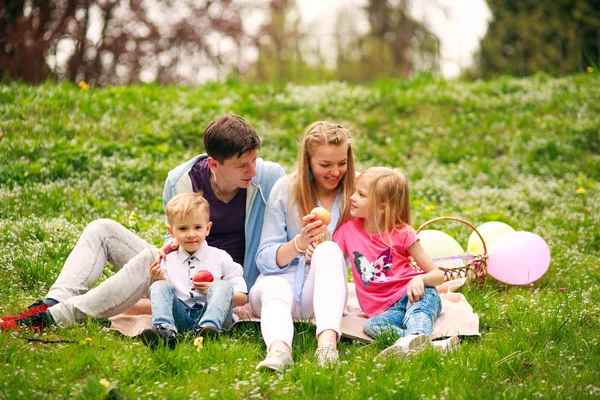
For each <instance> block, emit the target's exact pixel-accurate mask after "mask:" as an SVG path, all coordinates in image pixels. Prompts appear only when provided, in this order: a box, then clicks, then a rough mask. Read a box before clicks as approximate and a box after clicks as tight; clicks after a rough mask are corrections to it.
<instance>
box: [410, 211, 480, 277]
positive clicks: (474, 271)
mask: <svg viewBox="0 0 600 400" xmlns="http://www.w3.org/2000/svg"><path fill="white" fill-rule="evenodd" d="M439 221H458V222H461V223H463V224H465V225H467V226H468V227H469V228H471V229H473V230H474V231H475V233H477V235H478V236H479V239H481V243H482V244H483V254H481V255H478V256H474V257H473V258H472V259H468V260H466V261H464V260H463V261H464V262H463V263H462V266H457V267H451V268H449V267H445V266H442V265H439V263H436V264H437V266H438V268H439V269H440V270H442V271H443V272H444V281H450V280H453V279H459V278H470V279H471V281H472V282H473V283H475V284H477V286H478V287H480V288H481V287H482V286H483V283H484V281H485V277H486V276H487V260H488V253H487V247H486V245H485V241H484V240H483V237H482V236H481V234H480V233H479V232H478V231H477V229H476V228H475V227H474V226H473V225H471V224H470V223H469V222H467V221H465V220H463V219H460V218H457V217H439V218H434V219H432V220H430V221H427V222H425V223H424V224H423V225H421V226H420V227H419V229H417V234H418V233H419V232H421V231H422V230H423V229H425V228H426V227H427V226H429V225H431V224H433V223H436V222H439ZM457 256H458V255H457ZM412 265H413V267H415V268H416V269H420V268H419V267H418V265H417V263H416V262H415V261H414V260H412Z"/></svg>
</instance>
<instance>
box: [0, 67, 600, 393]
mask: <svg viewBox="0 0 600 400" xmlns="http://www.w3.org/2000/svg"><path fill="white" fill-rule="evenodd" d="M598 87H600V74H597V73H591V74H585V75H576V76H570V77H563V78H559V79H555V78H550V77H548V76H546V75H537V76H534V77H531V78H528V79H515V78H499V79H496V80H493V81H490V82H483V81H476V82H463V81H444V80H438V79H434V78H430V77H420V78H416V79H414V80H413V81H410V82H407V81H382V82H380V83H378V84H372V85H364V86H350V85H346V84H343V83H328V84H323V85H315V86H294V85H287V86H281V85H248V84H243V83H236V82H229V83H227V84H216V83H212V84H207V85H204V86H200V87H195V88H182V87H171V86H168V87H159V86H153V85H145V86H133V87H114V88H104V89H95V88H92V89H91V90H89V91H83V90H81V89H79V88H77V87H75V86H74V85H71V84H62V85H57V84H46V85H41V86H37V87H29V86H25V85H21V84H8V85H0V132H2V133H4V137H3V138H2V139H0V270H1V271H2V272H3V273H2V275H1V277H0V299H1V302H0V314H7V313H12V312H17V311H21V310H22V309H23V307H26V306H27V305H29V304H30V303H31V302H32V301H33V300H35V299H37V298H42V297H43V296H44V294H45V293H46V291H47V290H48V289H49V287H50V285H51V284H52V282H53V281H54V279H55V278H56V277H57V275H58V273H59V271H60V268H61V266H62V264H63V262H64V260H65V259H66V257H67V255H68V253H69V250H70V249H71V248H72V247H73V246H74V244H75V242H76V240H77V237H78V235H79V234H80V233H81V231H82V229H83V228H84V227H85V225H86V224H87V223H89V222H90V221H92V220H93V219H96V218H100V217H107V218H113V219H115V220H117V221H119V222H121V223H123V224H124V225H125V226H128V227H129V228H130V229H131V230H133V231H134V232H136V233H137V234H139V235H140V236H141V237H142V238H144V239H146V240H148V241H150V242H153V243H155V244H160V243H161V242H162V237H163V233H164V227H163V220H164V218H163V216H162V202H161V194H162V188H163V182H164V178H165V177H166V174H167V172H168V171H169V169H171V168H172V167H174V166H176V165H178V164H179V163H180V162H182V161H183V160H186V159H188V158H191V157H192V156H194V155H195V154H197V153H199V152H202V151H203V148H202V135H201V133H202V130H203V128H204V126H205V125H206V124H207V123H208V122H209V121H210V120H211V119H213V118H214V117H215V116H218V115H220V114H223V113H225V112H236V113H238V114H240V115H242V116H243V117H244V118H246V119H247V120H248V121H249V122H250V123H251V124H252V125H253V126H254V127H255V128H256V129H257V131H258V132H259V134H260V135H261V137H262V139H263V148H262V150H261V156H262V157H264V158H266V159H271V160H275V161H278V162H280V163H281V164H282V165H283V166H284V167H285V168H286V171H287V172H291V171H292V170H293V168H294V161H295V158H296V147H297V146H296V143H297V139H298V135H299V134H300V133H301V132H302V131H303V129H304V127H306V126H307V125H308V124H309V123H311V122H313V121H315V120H319V119H328V120H336V121H339V122H340V123H342V124H343V125H344V126H346V127H348V128H349V129H350V130H351V131H352V133H353V134H354V137H355V151H356V158H357V163H358V168H359V169H365V168H367V167H369V166H373V165H388V166H395V167H400V168H402V169H404V170H405V171H406V173H407V175H408V176H409V178H410V181H411V185H412V205H413V220H414V225H415V227H418V226H419V225H420V224H422V223H424V222H426V221H428V220H430V219H432V218H434V217H437V216H440V215H451V216H457V217H460V218H463V219H466V220H468V221H470V222H472V223H473V224H475V225H479V224H482V223H484V222H487V221H493V220H496V221H503V222H506V223H508V224H509V225H511V226H512V227H514V228H515V229H517V230H525V231H531V232H534V233H536V234H538V235H540V236H541V237H543V238H544V239H545V240H546V242H547V243H548V244H549V246H550V248H551V250H552V263H551V265H550V269H549V270H548V272H547V273H546V274H545V275H544V276H543V277H542V278H541V279H539V280H538V281H536V282H535V283H533V284H530V285H527V286H525V287H515V286H508V285H504V284H502V283H500V282H498V281H495V280H494V279H493V278H488V280H487V281H486V284H485V287H484V288H483V290H476V289H475V288H471V287H466V288H464V290H463V292H464V293H465V295H466V296H467V298H468V300H469V302H470V303H471V304H472V306H473V308H474V310H475V312H477V313H478V314H479V316H480V329H481V332H482V337H481V338H480V339H477V340H465V341H464V342H463V345H462V346H461V348H460V349H459V350H457V351H455V352H453V353H452V354H447V355H439V354H437V353H435V352H433V351H425V352H423V353H421V354H418V355H416V356H414V357H412V358H411V359H409V360H404V361H390V362H385V363H376V362H374V361H373V358H374V356H375V355H376V354H377V353H378V352H379V351H380V350H381V349H383V348H384V347H385V346H386V345H387V344H389V342H390V340H391V339H390V340H388V341H385V340H384V341H380V342H376V343H374V344H368V345H367V344H365V343H359V342H351V341H346V340H344V341H343V342H342V343H341V344H340V350H341V359H342V362H341V364H340V365H339V366H338V367H336V368H334V369H333V370H322V369H319V368H317V367H316V366H315V360H314V350H315V348H316V341H315V339H314V328H313V327H311V326H310V325H303V324H301V325H298V326H297V327H296V335H295V344H294V360H295V363H296V364H295V367H294V368H293V369H292V370H291V371H289V372H288V373H286V374H285V375H279V374H269V373H259V372H255V371H254V366H255V365H256V364H257V363H258V362H259V361H260V360H261V359H262V357H263V356H264V344H263V342H262V340H261V337H260V332H259V328H258V326H257V325H244V326H241V327H239V328H238V329H236V331H235V332H234V333H232V334H231V335H228V336H224V337H222V338H220V339H219V340H218V341H216V342H210V343H208V344H207V345H206V346H205V347H204V348H203V349H202V350H201V351H200V352H197V351H196V350H195V348H194V347H193V346H192V344H191V343H190V342H184V343H183V344H181V345H179V346H178V347H177V349H176V350H175V351H165V350H162V351H157V352H151V351H149V350H148V349H147V348H146V347H145V346H144V345H143V344H141V343H140V342H139V341H137V340H133V339H129V338H125V337H122V336H117V335H115V334H113V333H111V332H109V331H107V330H106V328H105V326H106V324H105V323H104V322H103V321H92V322H90V323H88V324H86V325H81V326H76V327H73V328H69V329H56V330H55V329H51V330H49V331H48V332H46V333H43V334H41V335H35V334H32V333H28V332H20V333H0V376H2V379H0V398H38V397H41V398H99V399H100V398H111V397H112V398H115V397H118V396H119V395H121V396H124V397H126V398H138V397H144V398H184V397H191V398H223V399H229V398H253V397H261V398H273V399H275V398H286V399H287V398H298V399H300V398H301V399H308V398H310V399H312V398H356V399H367V398H384V399H385V398H390V399H391V398H394V399H396V398H412V399H414V398H428V399H442V398H460V399H479V398H494V397H495V398H499V397H501V398H509V399H523V398H528V399H532V398H533V399H535V398H561V399H562V398H590V397H600V372H599V370H600V369H599V367H598V365H600V344H599V342H598V331H599V330H600V322H599V321H600V305H599V304H600V262H599V254H600V233H599V229H598V226H600V216H599V215H600V213H598V210H597V209H598V205H599V204H600V194H599V190H598V189H599V188H600V185H599V182H600V155H599V154H598V153H599V150H600V91H599V90H598ZM0 136H1V135H0ZM578 188H583V189H585V193H583V194H578V193H576V190H577V189H578ZM132 213H134V214H135V215H136V216H137V218H133V219H132V218H130V215H131V214H132ZM432 228H434V229H440V230H443V231H444V232H446V233H449V234H451V235H452V236H454V237H455V238H456V239H457V240H458V241H459V242H460V243H461V244H463V247H466V242H467V240H468V237H469V235H470V233H471V232H470V231H469V228H467V227H465V226H461V225H460V224H457V223H452V222H444V223H440V224H439V225H434V226H432ZM110 273H111V272H110V269H109V268H107V274H110ZM104 278H105V277H104ZM28 338H29V339H28ZM31 338H34V339H38V340H39V339H41V340H46V341H48V340H63V341H62V342H56V343H55V342H52V343H44V342H40V341H32V340H30V339H31ZM86 338H90V339H91V340H86ZM101 382H102V383H106V382H109V383H110V386H109V388H105V386H103V385H102V383H101Z"/></svg>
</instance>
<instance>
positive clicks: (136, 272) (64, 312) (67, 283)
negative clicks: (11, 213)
mask: <svg viewBox="0 0 600 400" xmlns="http://www.w3.org/2000/svg"><path fill="white" fill-rule="evenodd" d="M156 253H157V250H156V248H155V247H154V246H153V245H151V244H149V243H147V242H146V241H144V240H142V239H140V238H139V237H138V236H137V235H136V234H134V233H133V232H131V231H129V230H128V229H126V228H125V227H124V226H122V225H121V224H119V223H118V222H115V221H113V220H110V219H99V220H96V221H93V222H92V223H90V224H89V225H88V226H87V227H86V228H85V229H84V231H83V233H82V234H81V236H80V237H79V240H78V241H77V244H76V245H75V248H74V249H73V251H71V254H69V257H68V258H67V261H66V262H65V265H64V266H63V269H62V271H61V272H60V275H59V276H58V278H57V279H56V282H55V283H54V285H52V287H51V288H50V291H49V292H48V295H47V296H46V297H47V298H51V299H54V300H56V301H58V302H59V303H58V304H56V305H54V306H52V307H50V308H49V312H50V314H51V315H52V317H53V318H54V320H55V321H56V323H57V324H58V325H61V326H69V325H73V324H75V323H78V322H83V321H85V320H87V319H88V317H94V318H108V317H112V316H115V315H117V314H120V313H122V312H123V311H125V310H127V309H128V308H129V307H131V306H133V305H134V304H135V303H136V302H137V301H138V300H139V299H140V298H142V296H143V295H144V294H146V293H147V291H148V288H149V287H150V284H151V283H152V281H151V279H150V275H149V270H150V264H152V261H154V257H155V256H156ZM107 262H110V263H111V264H112V265H113V266H114V267H115V268H116V269H117V273H116V274H114V275H113V276H111V277H110V278H108V279H107V280H105V281H104V282H102V283H101V284H100V285H98V286H96V287H95V288H93V289H91V290H90V288H91V287H92V286H94V285H95V284H96V283H97V282H98V279H99V278H100V276H101V275H102V272H103V271H104V267H105V265H106V263H107Z"/></svg>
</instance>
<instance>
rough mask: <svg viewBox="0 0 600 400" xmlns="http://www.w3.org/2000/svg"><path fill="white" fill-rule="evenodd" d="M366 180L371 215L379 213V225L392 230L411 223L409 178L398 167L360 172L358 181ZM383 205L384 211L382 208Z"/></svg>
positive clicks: (387, 230)
mask: <svg viewBox="0 0 600 400" xmlns="http://www.w3.org/2000/svg"><path fill="white" fill-rule="evenodd" d="M359 180H360V181H362V180H366V182H367V185H368V186H369V189H368V193H367V197H368V199H369V205H368V210H369V214H370V215H379V216H380V218H379V221H377V226H378V227H382V228H383V229H382V230H383V231H386V232H392V231H394V230H399V229H401V228H403V227H404V226H406V225H410V222H411V221H410V193H409V188H408V180H407V179H406V177H405V176H404V174H403V173H402V172H400V170H398V169H391V168H387V167H372V168H369V169H367V170H366V171H365V172H363V173H362V174H360V175H359V176H358V178H357V181H359ZM382 207H383V212H381V208H382Z"/></svg>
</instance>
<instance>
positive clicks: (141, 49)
mask: <svg viewBox="0 0 600 400" xmlns="http://www.w3.org/2000/svg"><path fill="white" fill-rule="evenodd" d="M247 6H248V5H247V4H245V3H243V2H241V1H234V0H221V1H216V0H204V1H194V0H164V1H151V0H146V1H143V0H129V1H127V0H123V1H118V0H37V1H36V0H33V1H24V0H17V1H9V2H1V3H0V79H22V80H24V81H26V82H41V81H44V80H45V79H47V78H48V77H49V76H50V75H51V74H52V73H54V74H55V75H57V76H58V77H59V78H66V79H69V80H71V81H73V82H77V81H81V80H85V81H87V82H89V83H91V84H99V85H105V84H126V83H133V82H139V81H143V80H146V81H158V82H162V83H166V82H195V81H196V80H197V79H196V77H197V75H198V74H200V73H202V72H204V71H202V68H205V66H206V64H207V63H208V64H210V65H212V66H213V68H214V69H215V71H213V72H215V73H216V74H218V73H219V72H221V71H220V69H221V68H223V67H225V66H229V65H231V66H233V67H232V68H234V69H237V67H238V63H239V62H241V61H240V60H239V59H234V60H233V61H232V60H231V59H228V57H231V54H233V55H237V54H238V50H239V48H240V46H241V42H242V41H243V40H244V38H245V33H244V30H243V26H242V17H241V14H242V12H243V10H244V9H245V8H246V7H247ZM199 61H201V62H199Z"/></svg>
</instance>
